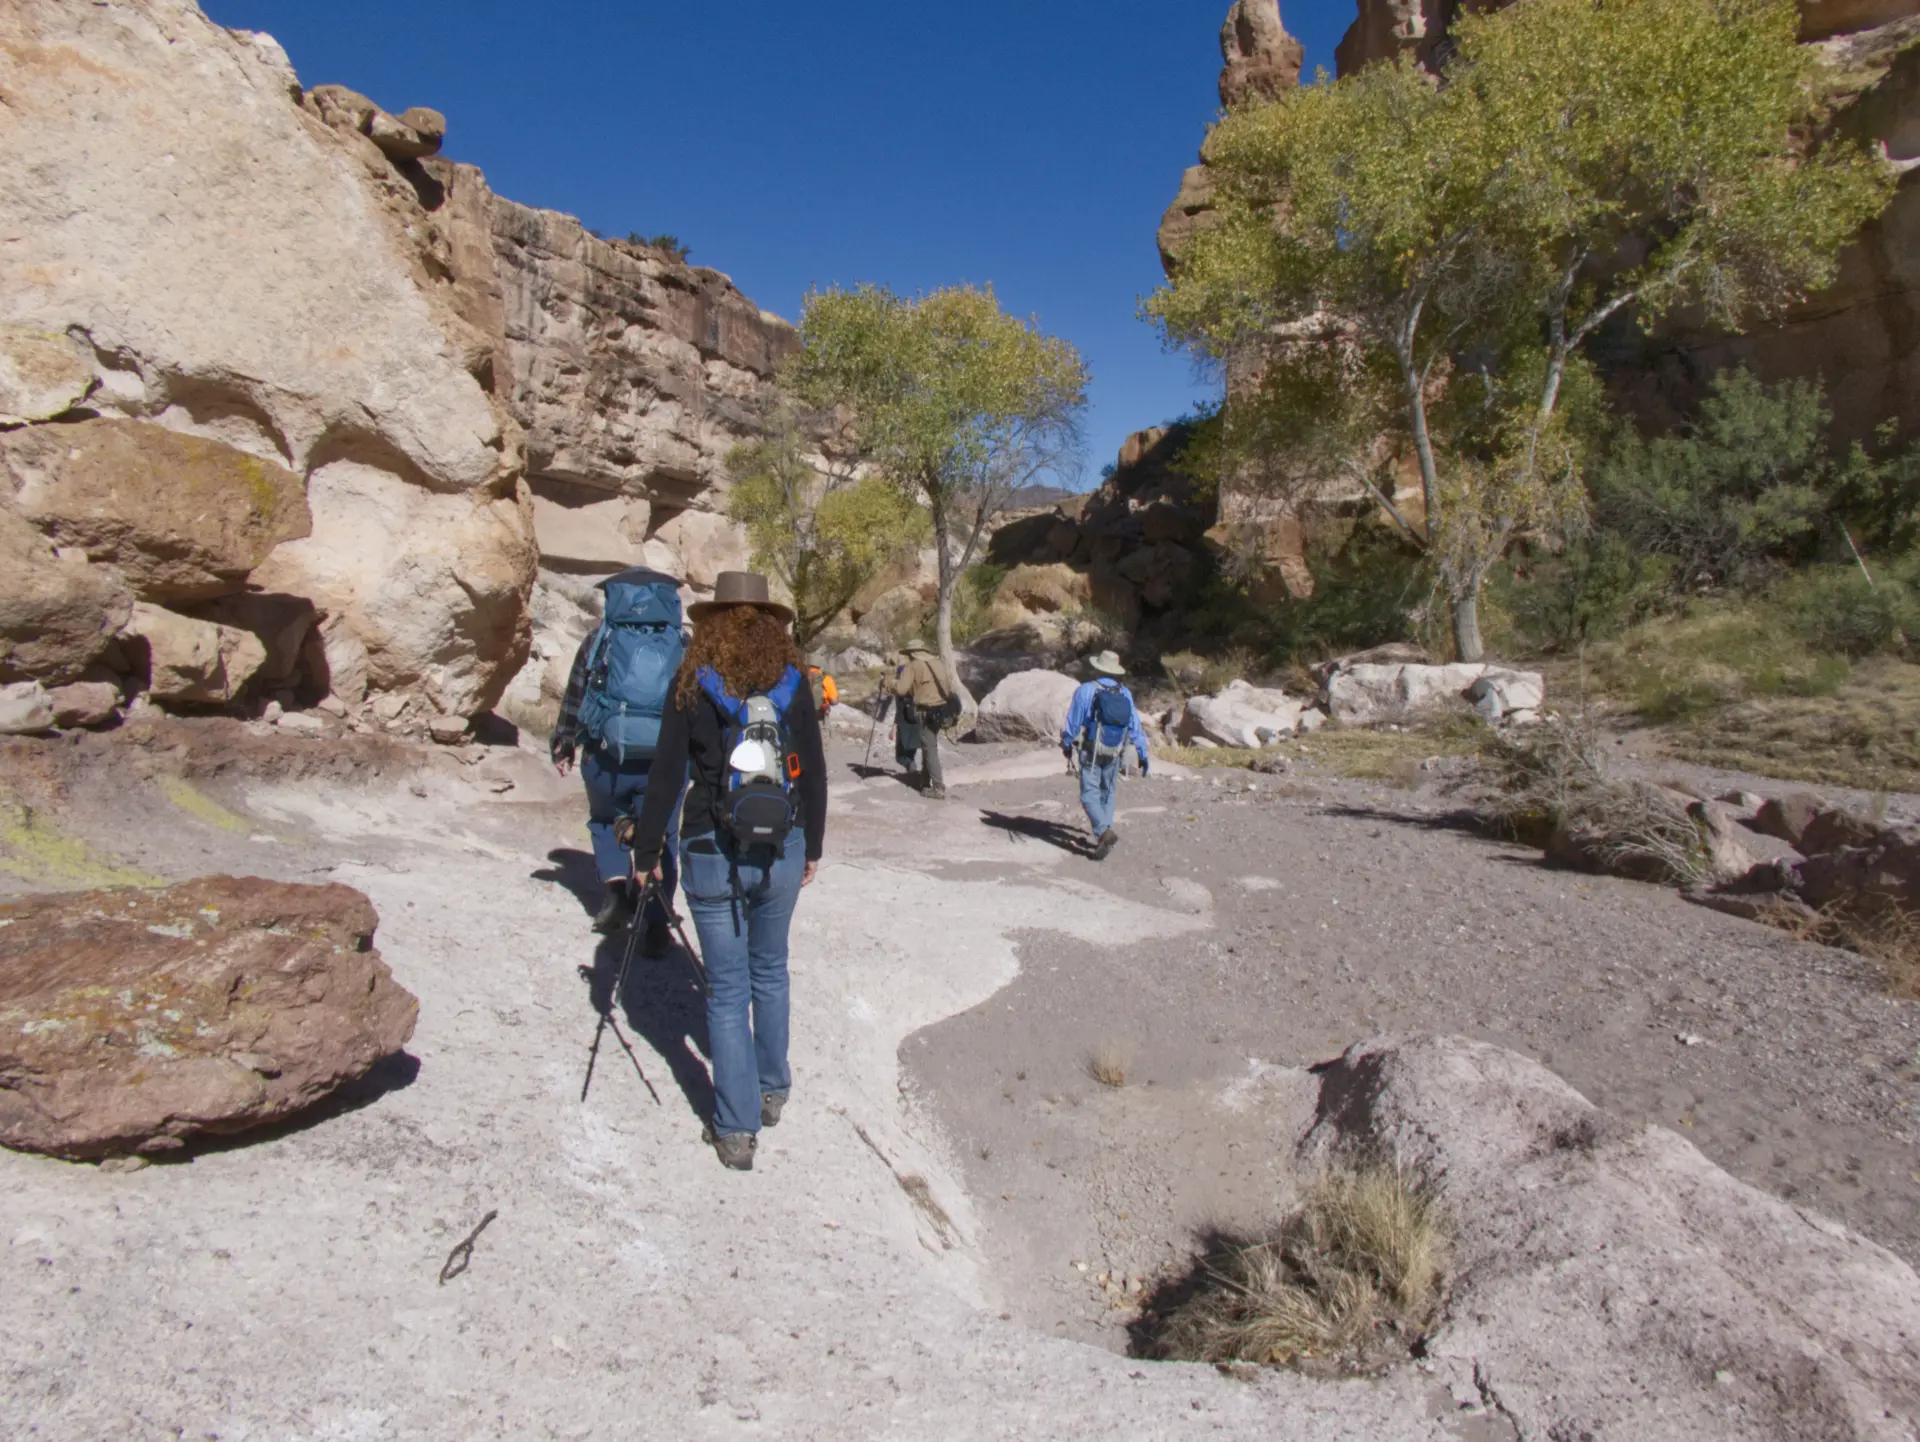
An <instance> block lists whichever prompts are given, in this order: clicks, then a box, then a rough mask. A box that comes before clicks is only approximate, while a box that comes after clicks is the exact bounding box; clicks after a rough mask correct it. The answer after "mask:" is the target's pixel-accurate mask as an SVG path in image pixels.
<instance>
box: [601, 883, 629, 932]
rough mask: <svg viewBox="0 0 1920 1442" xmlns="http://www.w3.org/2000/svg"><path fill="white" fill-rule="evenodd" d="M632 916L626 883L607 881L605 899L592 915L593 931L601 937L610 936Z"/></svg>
mask: <svg viewBox="0 0 1920 1442" xmlns="http://www.w3.org/2000/svg"><path fill="white" fill-rule="evenodd" d="M632 915H633V902H632V899H631V898H630V897H629V896H628V895H627V883H626V882H624V881H609V882H608V883H607V899H606V900H605V901H603V902H601V903H600V909H599V910H598V911H596V912H595V913H594V914H593V929H594V930H595V931H597V932H599V933H600V934H601V935H602V936H611V935H612V934H613V933H614V932H616V931H618V930H619V929H620V928H621V927H623V926H625V925H626V924H627V918H628V917H630V916H632Z"/></svg>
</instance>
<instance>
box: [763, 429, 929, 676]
mask: <svg viewBox="0 0 1920 1442" xmlns="http://www.w3.org/2000/svg"><path fill="white" fill-rule="evenodd" d="M830 429H831V426H830V422H824V421H823V422H821V423H817V424H814V425H809V424H807V418H805V417H802V416H801V415H800V414H799V413H798V412H797V411H796V410H795V409H794V408H793V406H791V405H790V404H786V403H784V402H783V403H780V404H777V405H776V406H775V407H774V409H773V412H772V414H771V416H770V418H769V421H768V424H767V428H766V434H765V435H763V436H762V437H761V438H760V439H758V440H754V441H746V442H743V443H742V444H740V445H737V446H735V447H734V448H733V449H732V450H731V451H729V452H728V453H727V468H728V469H729V470H730V471H731V472H732V473H733V477H734V482H733V490H732V493H731V494H730V495H729V496H728V498H727V514H728V515H729V516H731V517H732V518H733V519H734V520H736V521H738V522H740V523H741V525H742V526H744V527H745V528H746V532H747V542H748V545H749V546H751V547H752V552H753V561H754V564H755V565H756V566H759V567H760V568H761V569H762V570H765V571H767V572H769V573H770V574H772V575H774V576H777V577H778V578H779V579H780V580H781V582H783V583H784V584H785V586H786V588H787V591H788V593H789V594H790V595H791V596H792V598H793V608H794V620H793V638H794V641H795V642H796V643H797V644H798V645H799V646H800V648H801V649H802V650H805V649H806V648H808V647H809V646H811V645H812V644H813V642H814V639H815V638H816V637H818V636H819V634H820V632H821V631H823V630H824V629H825V628H826V627H827V626H828V625H830V624H831V623H832V622H833V619H834V617H836V616H838V615H839V614H840V613H841V612H842V611H844V610H845V609H846V608H847V605H848V603H849V602H851V601H852V600H853V598H854V596H855V595H856V594H857V593H858V592H859V590H860V588H861V587H863V586H865V585H866V584H867V582H869V581H871V580H872V579H873V578H874V576H875V575H876V574H878V573H879V571H880V569H881V567H883V566H885V565H886V564H888V563H889V562H890V561H893V560H895V559H897V558H899V557H900V556H901V555H903V554H905V553H907V552H910V551H912V550H914V549H916V548H918V547H919V546H920V545H922V544H924V540H925V535H926V532H927V522H926V517H925V516H924V515H923V514H922V513H921V512H920V510H919V509H918V508H917V507H915V506H913V505H911V504H910V503H909V502H908V501H907V500H906V498H905V497H904V496H902V495H901V494H900V492H899V490H898V488H896V487H895V486H893V485H891V484H889V483H888V482H887V480H886V479H885V477H883V476H881V475H879V474H877V473H873V472H870V471H866V470H864V469H862V468H861V467H859V466H857V465H855V464H853V463H852V462H850V461H849V460H847V459H845V458H844V457H840V456H838V455H836V454H834V453H833V449H832V447H831V446H830V445H829V446H826V447H823V446H822V445H821V444H820V441H821V440H822V439H825V440H827V441H831V436H830V435H828V436H825V437H822V435H821V433H822V432H824V431H828V430H830Z"/></svg>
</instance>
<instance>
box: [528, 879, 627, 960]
mask: <svg viewBox="0 0 1920 1442" xmlns="http://www.w3.org/2000/svg"><path fill="white" fill-rule="evenodd" d="M547 860H548V861H551V862H552V863H553V865H551V866H546V867H542V868H541V869H540V870H538V871H535V872H533V873H532V876H533V879H534V880H535V881H554V882H558V883H559V884H560V885H561V886H564V887H566V889H567V890H568V891H571V892H572V893H573V895H574V899H575V900H576V901H578V902H579V903H580V909H581V910H582V911H584V912H586V913H587V915H589V916H592V915H593V914H594V912H596V911H598V910H599V909H600V897H601V893H602V892H603V891H604V890H605V888H604V886H603V885H602V883H601V881H600V866H599V863H597V862H596V861H595V860H594V859H593V853H592V852H590V851H580V850H578V849H576V848H574V847H571V846H558V847H555V848H554V849H553V850H552V851H549V852H548V853H547ZM613 964H614V968H615V969H616V970H617V969H618V968H619V966H620V958H619V957H618V956H616V957H614V959H613ZM607 978H608V984H609V985H611V984H612V978H613V973H612V972H609V973H607Z"/></svg>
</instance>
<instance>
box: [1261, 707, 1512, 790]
mask: <svg viewBox="0 0 1920 1442" xmlns="http://www.w3.org/2000/svg"><path fill="white" fill-rule="evenodd" d="M1492 734H1493V733H1492V731H1491V730H1490V729H1489V728H1488V727H1487V724H1486V723H1485V722H1484V721H1482V720H1481V719H1480V718H1479V717H1478V716H1476V715H1474V714H1473V712H1471V711H1469V710H1465V709H1462V710H1460V711H1449V712H1445V713H1443V714H1441V715H1439V716H1433V717H1429V718H1427V719H1425V720H1422V721H1417V722H1412V723H1408V724H1404V725H1402V726H1401V727H1400V728H1399V729H1398V730H1394V731H1389V730H1387V729H1386V728H1384V727H1364V726H1340V725H1329V726H1323V727H1321V728H1320V729H1319V730H1318V731H1315V732H1313V733H1312V734H1311V735H1307V736H1302V737H1300V738H1299V740H1298V741H1297V742H1296V743H1295V748H1296V752H1297V754H1298V755H1299V756H1300V758H1301V759H1302V760H1304V761H1307V762H1310V763H1312V764H1313V765H1315V766H1317V767H1319V768H1320V769H1321V770H1323V771H1330V772H1332V773H1333V774H1334V775H1336V776H1345V777H1348V778H1350V779H1352V780H1356V781H1385V782H1387V783H1389V784H1390V785H1394V786H1400V787H1403V788H1408V789H1411V788H1412V787H1414V786H1417V785H1419V782H1420V763H1421V762H1422V761H1425V760H1426V759H1427V758H1428V757H1432V756H1471V755H1473V754H1475V753H1476V752H1478V751H1480V750H1481V749H1483V748H1484V747H1485V746H1486V744H1487V742H1488V740H1489V738H1490V737H1491V736H1492Z"/></svg>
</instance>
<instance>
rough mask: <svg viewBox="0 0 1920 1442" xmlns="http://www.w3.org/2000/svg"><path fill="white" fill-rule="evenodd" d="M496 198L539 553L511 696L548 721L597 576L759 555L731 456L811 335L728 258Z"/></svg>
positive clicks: (492, 218) (705, 568)
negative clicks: (775, 310) (732, 477)
mask: <svg viewBox="0 0 1920 1442" xmlns="http://www.w3.org/2000/svg"><path fill="white" fill-rule="evenodd" d="M476 179H477V177H476ZM487 209H488V217H487V229H488V234H489V235H490V237H491V248H492V257H493V268H494V274H495V275H496V276H497V279H498V285H499V296H500V299H499V303H500V317H501V318H500V325H499V334H500V335H501V336H502V337H503V345H504V357H505V361H504V364H505V374H506V376H507V385H508V405H509V407H510V409H511V410H512V412H513V414H514V416H515V417H516V419H518V420H519V422H520V423H521V425H522V426H523V427H524V428H525V431H526V437H527V472H528V481H529V488H530V489H531V491H532V494H533V510H534V526H535V530H536V532H537V535H538V538H539V544H540V555H541V575H540V579H539V580H538V582H537V583H536V586H535V594H534V601H533V617H534V637H533V654H532V658H531V659H530V661H529V662H528V664H527V666H526V667H525V668H524V669H523V671H522V672H521V673H520V675H519V676H518V677H516V679H515V681H514V683H513V685H512V688H511V690H510V692H509V696H508V702H509V707H510V709H511V711H512V712H513V714H514V715H516V716H518V717H520V718H522V719H523V720H525V721H527V722H528V723H529V724H532V725H535V726H541V725H544V724H546V722H547V721H548V720H549V719H550V716H551V714H552V712H553V710H554V708H555V707H557V705H558V704H559V699H560V696H561V693H562V692H563V691H564V690H565V687H566V672H567V668H568V666H569V664H570V663H571V661H572V659H573V652H574V648H575V647H576V646H577V645H578V643H579V640H580V638H581V637H582V636H583V635H585V634H586V632H587V631H588V630H589V629H590V628H591V626H592V625H593V623H594V622H595V620H596V619H597V618H598V611H599V607H598V600H599V597H598V593H597V592H595V591H594V589H593V582H594V581H595V580H596V579H598V578H599V577H601V576H604V575H607V574H609V573H611V572H612V571H615V570H618V569H620V568H622V567H625V566H630V565H641V564H645V565H650V566H654V567H656V568H658V569H660V570H663V571H666V572H667V573H668V574H670V575H675V576H679V577H681V578H682V579H683V580H684V581H685V582H686V584H687V587H688V592H689V595H691V594H694V593H698V592H704V591H709V590H711V589H712V586H713V580H714V577H715V576H716V575H717V574H718V573H719V572H720V571H723V570H729V569H736V568H739V567H742V566H745V565H746V564H747V547H746V542H745V539H744V537H743V536H742V535H741V533H740V531H739V529H738V528H737V527H735V526H734V525H733V524H732V523H731V522H730V521H728V520H727V519H726V518H725V517H724V515H722V514H721V511H722V509H723V508H724V503H725V496H726V491H727V487H728V485H729V479H728V476H727V474H726V466H725V462H726V455H727V452H728V451H729V450H731V449H732V448H733V447H734V446H735V445H737V444H739V443H740V442H741V441H742V440H744V439H747V438H748V437H750V436H752V435H755V434H757V433H758V428H759V425H760V420H759V417H760V415H761V413H762V411H763V409H764V407H765V406H766V405H767V404H768V402H769V401H770V399H771V382H772V376H773V370H774V367H775V366H776V365H778V364H779V362H780V360H781V359H782V358H783V357H784V356H786V355H787V354H788V353H789V352H790V351H791V350H792V349H793V348H794V346H795V345H796V344H797V343H798V342H797V338H796V336H795V333H794V330H793V327H792V326H790V325H788V324H787V322H786V321H784V320H782V319H780V318H779V317H778V316H774V315H770V314H768V313H767V312H765V311H763V310H761V309H759V308H758V307H757V306H755V305H754V304H753V302H752V301H750V300H748V299H747V298H746V297H745V296H743V295H742V294H741V293H740V292H739V291H738V290H737V289H736V288H735V287H734V285H733V283H732V282H731V281H730V280H728V279H727V277H726V276H724V275H722V274H720V272H718V271H715V270H710V269H707V268H706V267H704V266H688V265H685V264H683V263H680V262H678V261H675V260H673V259H672V258H671V257H668V256H666V255H664V254H663V253H661V252H659V251H656V250H650V249H647V248H645V247H643V246H635V245H629V244H627V243H625V242H622V241H606V240H601V239H599V238H597V237H595V236H593V235H591V234H589V233H588V232H587V231H586V230H585V229H584V228H583V227H582V226H581V224H580V222H579V221H577V220H575V219H574V218H573V217H571V216H567V215H560V214H558V213H556V212H554V211H550V210H534V209H531V208H529V207H527V206H523V205H516V204H514V203H513V202H511V201H507V200H502V199H500V198H498V197H492V198H490V199H489V201H488V203H487Z"/></svg>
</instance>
